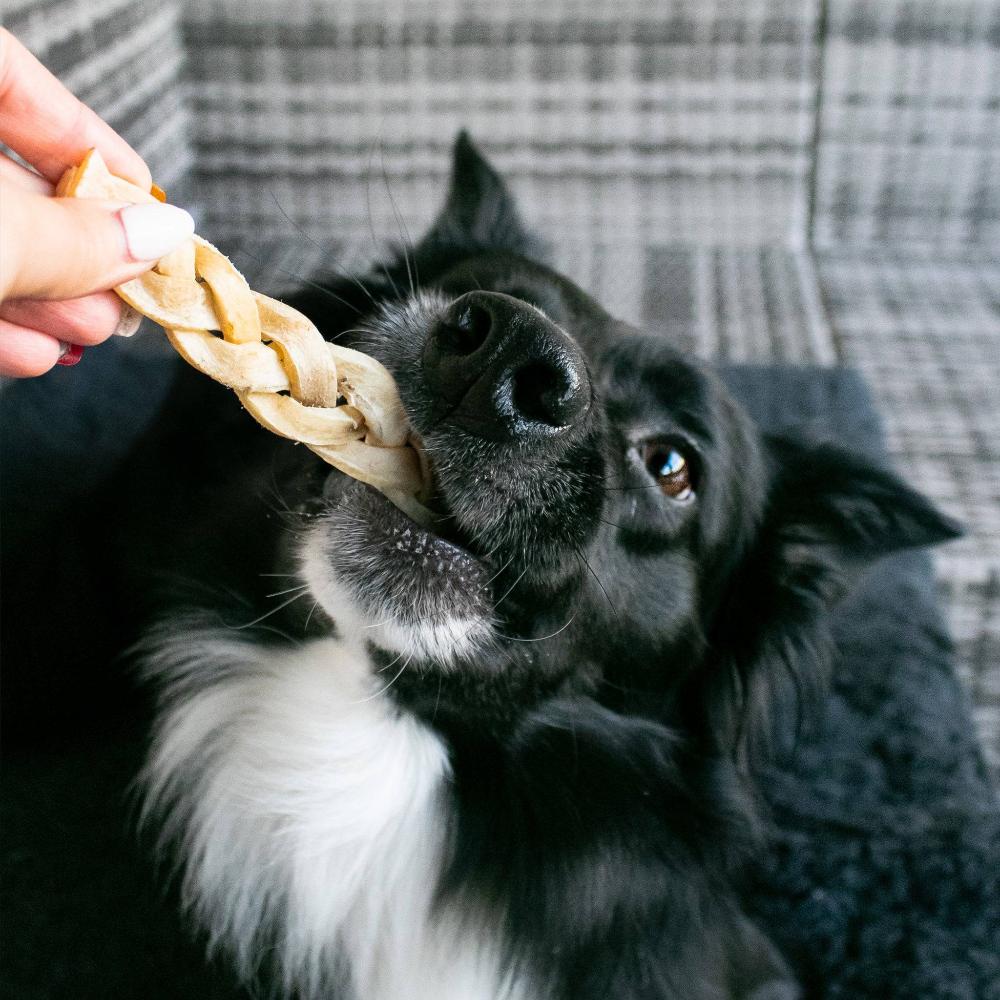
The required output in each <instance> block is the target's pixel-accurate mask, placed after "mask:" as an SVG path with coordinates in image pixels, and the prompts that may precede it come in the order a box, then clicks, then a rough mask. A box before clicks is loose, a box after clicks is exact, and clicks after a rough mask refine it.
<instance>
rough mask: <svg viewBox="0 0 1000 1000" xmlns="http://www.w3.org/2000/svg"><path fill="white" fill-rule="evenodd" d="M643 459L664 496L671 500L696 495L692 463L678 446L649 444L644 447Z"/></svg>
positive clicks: (684, 498)
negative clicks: (692, 476)
mask: <svg viewBox="0 0 1000 1000" xmlns="http://www.w3.org/2000/svg"><path fill="white" fill-rule="evenodd" d="M643 461H644V462H645V463H646V468H647V469H648V470H649V474H650V475H651V476H652V477H653V478H654V479H655V480H656V482H657V483H658V484H659V487H660V489H661V490H662V491H663V495H664V496H668V497H670V499H671V500H690V499H691V498H692V497H693V496H694V484H693V483H692V481H691V465H690V463H689V462H688V460H687V459H686V458H685V457H684V456H683V455H682V454H681V453H680V452H679V451H678V450H677V449H676V448H674V447H671V446H670V445H664V444H647V445H646V446H645V448H644V449H643Z"/></svg>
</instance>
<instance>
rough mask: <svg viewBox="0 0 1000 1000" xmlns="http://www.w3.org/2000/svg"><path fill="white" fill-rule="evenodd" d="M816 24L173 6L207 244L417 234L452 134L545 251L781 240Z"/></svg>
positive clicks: (713, 10) (595, 1)
mask: <svg viewBox="0 0 1000 1000" xmlns="http://www.w3.org/2000/svg"><path fill="white" fill-rule="evenodd" d="M818 12H819V4H818V3H814V2H810V3H805V4H803V3H800V2H798V0H770V2H768V3H761V2H754V3H749V4H748V3H744V2H742V0H710V2H684V3H677V4H669V5H664V4H662V3H658V2H655V0H627V2H624V3H617V4H613V5H609V4H607V3H604V2H603V0H563V2H560V3H548V4H542V3H538V4H497V3H494V2H492V0H470V2H467V3H463V4H461V5H452V4H447V5H446V4H438V3H433V2H428V0H420V2H416V3H413V2H405V3H404V2H402V0H383V2H373V0H345V2H338V3H337V4H329V3H320V2H317V0H264V2H260V3H256V4H253V5H252V6H251V5H248V4H246V3H243V2H239V0H222V2H215V3H199V4H190V5H188V7H187V8H186V12H185V22H184V37H185V43H186V46H187V49H188V53H189V63H190V74H191V79H192V82H193V86H192V90H191V101H192V110H193V112H194V142H195V148H196V153H197V187H198V190H199V192H201V193H203V194H204V196H205V198H206V201H207V202H208V204H209V212H210V215H209V223H210V232H211V233H213V234H214V235H215V236H217V237H218V238H220V239H225V238H228V237H231V236H241V235H244V234H251V235H252V234H255V233H257V232H259V231H261V230H263V231H265V232H268V231H270V232H275V231H281V228H282V226H283V225H284V220H283V218H282V210H283V211H284V212H287V214H288V215H289V216H290V217H291V218H292V219H293V220H294V222H295V224H296V225H298V226H301V227H302V228H303V229H304V230H305V231H307V232H308V233H309V234H310V235H311V236H314V237H325V236H330V235H333V234H336V235H337V237H338V238H341V239H347V240H364V239H367V238H368V236H369V233H370V232H371V230H372V229H374V230H375V231H376V232H378V233H386V232H391V233H396V232H397V231H399V229H400V228H401V226H400V222H402V223H403V225H404V226H405V228H408V229H409V230H410V231H415V230H419V229H420V228H421V227H422V226H425V225H426V224H427V223H428V222H429V220H430V215H431V213H432V212H433V210H434V207H435V206H436V204H437V200H438V197H439V192H440V190H441V185H442V182H443V180H444V177H445V176H446V174H447V170H448V152H449V148H450V145H451V141H452V139H453V137H454V135H455V133H456V132H457V130H458V129H459V127H461V126H466V127H468V128H469V129H470V130H471V131H472V133H473V134H474V135H475V136H477V137H478V138H479V139H481V140H482V142H483V143H484V145H485V148H486V150H487V152H488V153H489V154H490V155H491V156H492V157H493V158H494V159H495V161H496V163H497V164H498V166H499V167H500V168H501V169H502V170H503V172H504V173H505V175H506V176H508V177H510V178H511V179H512V181H513V184H514V187H515V189H516V190H517V192H518V194H519V195H520V197H521V199H522V203H523V204H524V206H525V208H526V210H527V211H528V213H529V214H530V215H531V216H532V217H533V218H534V219H536V220H537V222H538V223H539V224H540V225H541V226H542V228H543V229H544V230H545V232H546V234H547V235H548V236H550V237H551V238H552V239H553V241H554V242H557V243H558V242H562V241H574V240H576V241H580V242H584V243H587V244H592V245H596V244H600V243H601V242H604V241H606V239H607V235H608V234H609V233H613V234H614V235H615V238H616V239H617V241H618V242H619V243H620V244H623V245H627V246H632V247H643V246H645V245H647V244H650V243H653V242H663V241H665V240H666V241H671V242H681V243H695V244H714V243H729V244H741V245H754V244H758V243H785V242H795V241H796V240H798V239H800V237H801V235H802V233H803V220H804V218H805V213H806V210H807V204H808V196H807V183H808V178H809V147H810V140H811V136H812V123H813V107H814V100H815V91H814V82H815V67H816V61H817V36H816V23H817V17H818ZM386 177H387V178H388V180H389V187H390V188H391V191H392V194H393V196H394V197H395V199H396V202H397V203H398V206H399V217H400V218H399V219H397V213H396V210H395V208H394V206H393V204H392V199H390V198H389V197H388V196H387V194H386V191H385V186H384V184H383V178H386ZM331 192H335V194H334V195H331Z"/></svg>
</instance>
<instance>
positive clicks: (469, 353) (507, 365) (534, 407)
mask: <svg viewBox="0 0 1000 1000" xmlns="http://www.w3.org/2000/svg"><path fill="white" fill-rule="evenodd" d="M423 368H424V379H425V380H426V382H427V387H428V389H430V391H431V392H432V393H433V394H434V396H435V397H436V398H437V399H438V400H439V401H440V402H441V404H442V408H443V410H446V411H447V412H448V413H449V419H451V420H452V421H453V422H455V423H457V424H458V425H459V426H461V427H463V428H464V429H466V430H468V431H470V432H472V433H474V434H476V435H477V436H479V437H484V438H488V439H490V440H512V439H514V438H519V439H523V438H526V437H540V436H549V435H552V434H554V433H559V432H561V431H564V430H566V429H568V428H570V427H573V426H574V425H575V424H577V423H578V422H579V421H580V419H581V418H582V417H583V416H584V414H585V413H586V412H587V410H588V409H589V407H590V399H591V387H590V378H589V376H588V374H587V366H586V364H585V363H584V359H583V354H582V353H581V351H580V348H579V347H578V346H577V345H576V343H575V341H574V340H573V339H572V338H571V337H570V336H569V335H568V334H566V333H565V332H564V331H563V330H561V329H560V328H559V327H558V326H557V325H556V324H555V323H553V322H552V321H551V320H550V319H548V317H546V316H545V315H544V314H543V313H542V312H540V311H539V310H538V309H536V308H535V307H534V306H531V305H528V304H527V303H526V302H522V301H521V300H520V299H515V298H514V297H513V296H510V295H502V294H500V293H499V292H468V293H466V294H465V295H462V296H460V297H459V298H458V299H456V300H455V301H454V302H453V303H452V304H451V305H450V306H449V307H448V309H447V311H446V313H445V315H444V316H443V317H442V319H441V321H440V322H439V323H438V325H437V327H436V328H435V329H434V330H433V331H432V332H431V335H430V336H429V337H428V338H427V343H426V345H425V347H424V353H423Z"/></svg>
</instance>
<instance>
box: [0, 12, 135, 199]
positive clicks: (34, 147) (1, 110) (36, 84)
mask: <svg viewBox="0 0 1000 1000" xmlns="http://www.w3.org/2000/svg"><path fill="white" fill-rule="evenodd" d="M0 140H2V141H3V142H5V143H7V145H8V146H10V148H11V149H13V150H14V151H15V152H16V153H19V154H20V155H21V156H23V157H24V158H25V160H27V161H28V163H30V164H31V165H32V166H33V167H35V168H37V170H38V171H39V173H41V174H42V175H43V176H44V177H46V178H47V179H48V180H50V181H52V182H53V183H55V182H56V181H57V180H59V177H60V176H61V175H62V173H63V171H64V170H65V169H66V168H67V167H70V166H74V165H75V164H77V163H79V162H80V160H81V159H82V158H83V154H84V153H86V152H87V150H88V149H91V148H93V147H94V146H96V147H97V148H98V149H99V150H100V151H101V155H102V156H103V157H104V160H105V162H106V163H107V165H108V167H109V168H110V170H111V172H112V173H113V174H117V175H118V176H119V177H124V178H125V179H126V180H130V181H132V182H133V183H135V184H137V185H138V186H139V187H141V188H142V189H143V190H144V191H148V190H149V187H150V184H151V183H152V178H151V177H150V175H149V168H148V167H147V166H146V164H145V163H144V162H143V160H142V157H141V156H139V154H138V153H137V152H136V151H135V150H134V149H133V148H132V147H131V146H130V145H129V144H128V143H127V142H126V141H125V140H124V139H123V138H122V137H121V136H120V135H118V133H117V132H115V130H114V129H113V128H111V126H110V125H108V124H107V123H106V122H103V121H102V120H101V119H100V118H99V117H98V116H97V115H96V114H94V112H93V111H91V110H90V108H88V107H87V106H86V105H84V104H82V103H81V102H80V101H79V100H78V99H77V98H76V97H74V96H73V95H72V94H71V93H70V92H69V91H68V90H67V89H66V88H65V87H64V86H63V85H62V84H61V83H60V82H59V81H58V80H57V79H56V78H55V77H54V76H53V75H52V74H51V73H50V72H49V71H48V70H47V69H46V68H45V67H44V66H43V65H42V64H41V63H40V62H39V61H38V60H37V59H36V58H35V57H34V56H33V55H32V54H31V53H30V52H29V51H28V50H27V49H26V48H25V47H24V46H23V45H22V44H21V43H20V42H19V41H18V40H17V39H16V38H15V37H14V36H13V35H12V34H11V33H10V32H9V31H7V29H6V28H0Z"/></svg>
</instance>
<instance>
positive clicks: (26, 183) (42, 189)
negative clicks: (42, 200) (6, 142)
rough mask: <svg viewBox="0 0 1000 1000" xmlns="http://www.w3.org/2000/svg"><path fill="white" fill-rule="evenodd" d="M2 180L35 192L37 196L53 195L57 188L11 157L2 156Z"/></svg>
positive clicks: (0, 162) (0, 169)
mask: <svg viewBox="0 0 1000 1000" xmlns="http://www.w3.org/2000/svg"><path fill="white" fill-rule="evenodd" d="M0 178H3V179H4V180H6V181H10V182H11V183H12V184H18V185H20V186H21V187H23V188H25V189H26V190H27V191H34V193H35V194H52V192H53V191H55V187H54V186H53V185H52V184H50V183H49V182H48V181H47V180H46V179H45V178H44V177H43V176H42V175H41V174H36V173H35V172H34V170H29V169H28V168H27V167H22V166H21V164H20V163H15V162H14V161H13V160H12V159H11V158H10V157H9V156H0Z"/></svg>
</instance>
